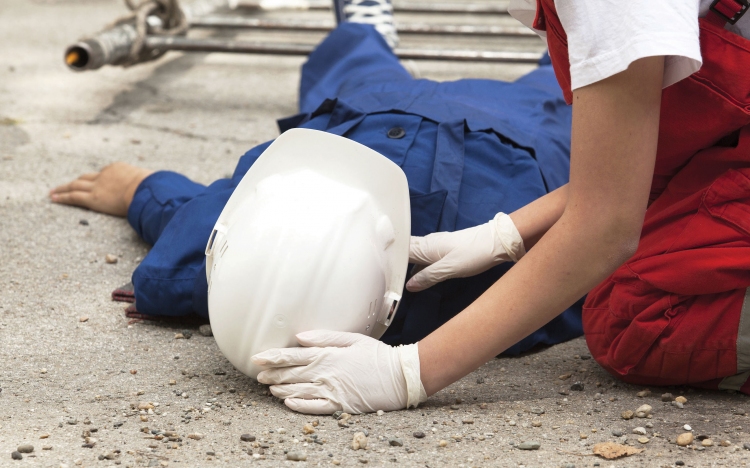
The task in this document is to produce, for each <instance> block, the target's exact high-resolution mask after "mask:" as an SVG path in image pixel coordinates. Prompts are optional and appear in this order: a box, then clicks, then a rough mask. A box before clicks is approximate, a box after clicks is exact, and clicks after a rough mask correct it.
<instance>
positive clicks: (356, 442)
mask: <svg viewBox="0 0 750 468" xmlns="http://www.w3.org/2000/svg"><path fill="white" fill-rule="evenodd" d="M366 448H367V436H366V435H365V433H364V432H357V433H356V434H354V437H353V438H352V450H365V449H366Z"/></svg>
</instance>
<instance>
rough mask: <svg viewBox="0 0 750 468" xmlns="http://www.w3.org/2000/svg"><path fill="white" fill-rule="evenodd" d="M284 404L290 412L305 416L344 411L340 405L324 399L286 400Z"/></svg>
mask: <svg viewBox="0 0 750 468" xmlns="http://www.w3.org/2000/svg"><path fill="white" fill-rule="evenodd" d="M284 404H285V405H286V406H287V407H288V408H289V409H290V410H292V411H297V412H298V413H305V414H333V413H335V412H336V411H341V410H343V409H344V408H343V407H342V406H341V405H340V404H338V403H335V402H333V401H331V400H325V399H317V400H304V399H301V398H287V399H286V400H284Z"/></svg>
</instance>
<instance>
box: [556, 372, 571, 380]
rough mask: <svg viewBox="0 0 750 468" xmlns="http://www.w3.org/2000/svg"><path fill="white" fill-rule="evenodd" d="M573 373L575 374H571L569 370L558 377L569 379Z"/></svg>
mask: <svg viewBox="0 0 750 468" xmlns="http://www.w3.org/2000/svg"><path fill="white" fill-rule="evenodd" d="M572 375H573V374H571V373H570V372H567V373H565V374H563V375H561V376H560V377H558V379H560V380H568V379H569V378H570V377H571V376H572Z"/></svg>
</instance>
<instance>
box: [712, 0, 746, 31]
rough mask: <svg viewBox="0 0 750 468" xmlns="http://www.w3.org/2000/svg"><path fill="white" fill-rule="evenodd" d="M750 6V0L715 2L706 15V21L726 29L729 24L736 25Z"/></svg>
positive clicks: (718, 0) (722, 0) (716, 0)
mask: <svg viewBox="0 0 750 468" xmlns="http://www.w3.org/2000/svg"><path fill="white" fill-rule="evenodd" d="M748 6H750V3H748V0H715V1H714V2H713V3H712V4H711V8H710V9H709V10H708V13H707V14H706V20H708V21H709V22H710V23H713V24H715V25H717V26H721V27H724V26H725V25H726V24H727V23H729V24H735V23H736V22H737V21H739V20H740V18H742V15H744V14H745V12H746V11H747V9H748Z"/></svg>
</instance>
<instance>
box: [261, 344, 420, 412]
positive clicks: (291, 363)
mask: <svg viewBox="0 0 750 468" xmlns="http://www.w3.org/2000/svg"><path fill="white" fill-rule="evenodd" d="M297 341H299V343H300V344H301V345H302V346H306V347H304V348H276V349H269V350H268V351H264V352H262V353H258V354H256V355H255V356H253V357H252V360H253V362H254V363H255V364H257V365H259V366H263V367H266V368H268V370H264V371H262V372H261V373H259V374H258V382H261V383H264V384H270V385H271V393H273V394H274V396H276V397H278V398H283V399H284V403H285V404H286V405H287V406H288V407H289V408H291V409H292V410H294V411H299V412H300V413H308V414H332V413H335V412H336V411H345V412H347V413H350V414H358V413H368V412H373V411H377V410H383V411H393V410H399V409H404V408H410V407H416V406H417V405H418V404H419V403H422V402H423V401H425V400H426V399H427V393H426V392H425V390H424V387H423V386H422V381H421V380H420V377H419V352H418V348H417V345H416V344H412V345H407V346H398V347H393V346H388V345H387V344H385V343H383V342H381V341H378V340H376V339H374V338H370V337H369V336H366V335H361V334H359V333H346V332H336V331H328V330H313V331H308V332H304V333H300V334H298V335H297Z"/></svg>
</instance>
